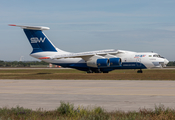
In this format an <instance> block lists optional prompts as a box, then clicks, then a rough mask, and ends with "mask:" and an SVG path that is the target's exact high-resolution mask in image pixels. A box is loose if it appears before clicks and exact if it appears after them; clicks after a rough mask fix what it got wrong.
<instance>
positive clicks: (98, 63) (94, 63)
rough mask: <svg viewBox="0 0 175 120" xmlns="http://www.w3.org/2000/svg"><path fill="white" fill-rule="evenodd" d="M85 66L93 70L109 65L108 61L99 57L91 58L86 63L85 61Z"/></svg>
mask: <svg viewBox="0 0 175 120" xmlns="http://www.w3.org/2000/svg"><path fill="white" fill-rule="evenodd" d="M86 64H87V66H89V67H95V68H103V67H108V66H109V65H110V63H109V59H107V58H105V57H102V56H99V55H94V56H92V57H91V58H90V59H89V60H88V61H86Z"/></svg>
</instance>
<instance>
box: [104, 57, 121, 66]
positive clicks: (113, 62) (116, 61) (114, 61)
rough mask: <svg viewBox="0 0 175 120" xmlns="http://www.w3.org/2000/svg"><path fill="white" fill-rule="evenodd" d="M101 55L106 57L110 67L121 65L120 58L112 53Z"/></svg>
mask: <svg viewBox="0 0 175 120" xmlns="http://www.w3.org/2000/svg"><path fill="white" fill-rule="evenodd" d="M103 57H105V58H108V59H109V62H110V67H116V66H121V64H122V60H121V58H118V57H116V56H114V55H109V54H107V55H104V56H103Z"/></svg>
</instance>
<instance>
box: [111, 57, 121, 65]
mask: <svg viewBox="0 0 175 120" xmlns="http://www.w3.org/2000/svg"><path fill="white" fill-rule="evenodd" d="M109 61H110V66H111V67H115V66H121V64H122V60H121V59H120V58H109Z"/></svg>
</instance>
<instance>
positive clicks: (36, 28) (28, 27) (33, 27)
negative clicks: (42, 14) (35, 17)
mask: <svg viewBox="0 0 175 120" xmlns="http://www.w3.org/2000/svg"><path fill="white" fill-rule="evenodd" d="M9 26H16V27H21V28H22V29H29V30H49V29H50V28H49V27H43V26H23V25H14V24H9Z"/></svg>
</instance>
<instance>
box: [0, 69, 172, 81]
mask: <svg viewBox="0 0 175 120" xmlns="http://www.w3.org/2000/svg"><path fill="white" fill-rule="evenodd" d="M0 79H44V80H51V79H55V80H59V79H63V80H70V79H71V80H84V79H85V80H175V70H174V69H170V70H167V69H160V70H158V69H152V70H143V73H137V70H114V71H112V72H110V73H92V74H87V73H86V72H83V71H78V70H74V69H1V70H0Z"/></svg>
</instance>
